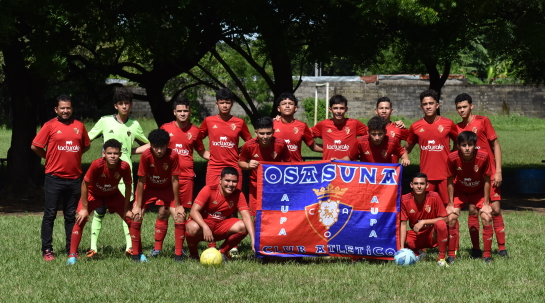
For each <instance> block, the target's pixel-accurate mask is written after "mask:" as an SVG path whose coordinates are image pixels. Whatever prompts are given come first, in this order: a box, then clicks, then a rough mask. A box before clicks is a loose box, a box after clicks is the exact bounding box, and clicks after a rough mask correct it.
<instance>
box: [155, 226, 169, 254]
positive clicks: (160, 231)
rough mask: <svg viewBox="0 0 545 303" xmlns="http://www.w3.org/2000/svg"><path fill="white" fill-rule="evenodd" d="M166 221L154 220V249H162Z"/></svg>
mask: <svg viewBox="0 0 545 303" xmlns="http://www.w3.org/2000/svg"><path fill="white" fill-rule="evenodd" d="M167 230H168V221H167V220H160V219H157V220H155V246H154V247H153V249H154V250H163V241H164V240H165V236H166V235H167Z"/></svg>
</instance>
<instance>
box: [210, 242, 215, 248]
mask: <svg viewBox="0 0 545 303" xmlns="http://www.w3.org/2000/svg"><path fill="white" fill-rule="evenodd" d="M211 247H214V248H215V247H216V242H208V248H211Z"/></svg>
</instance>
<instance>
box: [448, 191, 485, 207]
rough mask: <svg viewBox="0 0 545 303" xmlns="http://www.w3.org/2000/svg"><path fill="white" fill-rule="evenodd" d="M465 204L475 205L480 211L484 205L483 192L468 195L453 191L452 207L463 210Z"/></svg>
mask: <svg viewBox="0 0 545 303" xmlns="http://www.w3.org/2000/svg"><path fill="white" fill-rule="evenodd" d="M466 204H475V206H476V207H477V208H478V209H481V208H482V207H483V204H484V190H478V191H476V192H474V193H470V194H468V193H465V192H463V191H461V190H456V189H454V207H456V208H463V207H464V206H465V205H466Z"/></svg>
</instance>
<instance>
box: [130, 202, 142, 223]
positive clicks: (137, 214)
mask: <svg viewBox="0 0 545 303" xmlns="http://www.w3.org/2000/svg"><path fill="white" fill-rule="evenodd" d="M132 220H133V221H135V222H140V221H141V220H142V209H141V208H140V207H137V206H134V207H133V208H132Z"/></svg>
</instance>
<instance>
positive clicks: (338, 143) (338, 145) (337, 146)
mask: <svg viewBox="0 0 545 303" xmlns="http://www.w3.org/2000/svg"><path fill="white" fill-rule="evenodd" d="M326 148H327V149H332V150H336V151H347V150H348V149H349V148H350V145H348V144H342V140H333V144H326Z"/></svg>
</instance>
